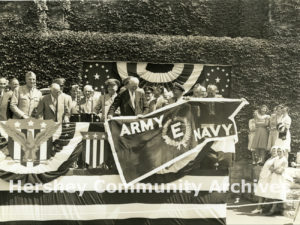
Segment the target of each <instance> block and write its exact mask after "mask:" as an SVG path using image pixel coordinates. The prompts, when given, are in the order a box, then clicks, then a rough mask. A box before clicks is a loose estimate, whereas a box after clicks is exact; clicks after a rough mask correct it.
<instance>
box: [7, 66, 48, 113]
mask: <svg viewBox="0 0 300 225" xmlns="http://www.w3.org/2000/svg"><path fill="white" fill-rule="evenodd" d="M25 81H26V85H24V86H20V87H18V88H16V89H15V90H14V92H13V95H12V98H11V104H10V109H11V111H12V112H13V113H14V116H13V118H15V119H27V118H29V117H34V116H35V113H36V107H37V106H38V104H39V102H40V100H41V98H42V93H41V92H40V91H39V90H38V89H36V75H35V73H33V72H31V71H30V72H27V73H26V78H25Z"/></svg>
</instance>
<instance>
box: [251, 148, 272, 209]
mask: <svg viewBox="0 0 300 225" xmlns="http://www.w3.org/2000/svg"><path fill="white" fill-rule="evenodd" d="M276 158H277V146H273V147H272V149H271V158H269V159H268V160H267V161H266V162H265V164H264V166H263V168H262V170H261V172H260V174H259V180H258V183H257V188H256V190H255V195H256V196H258V197H259V198H258V203H259V205H258V206H257V208H256V209H255V210H253V211H252V213H259V214H261V213H262V207H261V205H260V204H261V203H262V202H263V201H264V198H268V197H269V193H268V192H269V186H268V185H269V184H270V176H271V173H272V172H271V170H270V167H273V164H274V160H275V159H276ZM265 187H267V188H265Z"/></svg>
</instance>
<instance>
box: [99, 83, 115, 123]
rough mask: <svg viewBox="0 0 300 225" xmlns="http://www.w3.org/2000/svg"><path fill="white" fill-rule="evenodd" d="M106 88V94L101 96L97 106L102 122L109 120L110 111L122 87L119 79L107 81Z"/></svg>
mask: <svg viewBox="0 0 300 225" xmlns="http://www.w3.org/2000/svg"><path fill="white" fill-rule="evenodd" d="M105 86H106V94H104V95H101V96H100V99H99V102H98V105H97V111H98V114H99V113H101V115H100V118H101V120H102V121H105V120H106V119H107V113H108V110H109V108H110V106H111V105H112V103H113V102H114V100H115V98H116V96H117V90H118V88H119V87H120V82H119V81H118V80H117V79H108V80H107V81H105Z"/></svg>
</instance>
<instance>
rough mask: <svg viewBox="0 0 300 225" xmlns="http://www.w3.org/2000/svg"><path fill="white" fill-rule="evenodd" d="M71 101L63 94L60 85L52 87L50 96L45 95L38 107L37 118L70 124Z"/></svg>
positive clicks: (54, 84)
mask: <svg viewBox="0 0 300 225" xmlns="http://www.w3.org/2000/svg"><path fill="white" fill-rule="evenodd" d="M68 104H69V99H68V98H67V97H66V96H65V95H63V94H62V92H61V88H60V86H59V84H56V83H53V84H51V86H50V94H48V95H45V96H44V97H43V99H42V100H41V101H40V103H39V105H38V107H37V118H38V119H44V120H54V121H55V122H59V123H62V122H65V123H66V122H69V118H70V109H69V106H68Z"/></svg>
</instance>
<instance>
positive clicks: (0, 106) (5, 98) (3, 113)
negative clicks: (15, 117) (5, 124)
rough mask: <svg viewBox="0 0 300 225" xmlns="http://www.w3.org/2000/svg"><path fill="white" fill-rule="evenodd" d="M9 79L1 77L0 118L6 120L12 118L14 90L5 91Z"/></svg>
mask: <svg viewBox="0 0 300 225" xmlns="http://www.w3.org/2000/svg"><path fill="white" fill-rule="evenodd" d="M6 84H7V80H6V79H5V78H4V77H0V120H1V121H5V120H8V119H9V118H10V116H11V115H10V111H9V104H10V100H11V96H12V91H5V88H6Z"/></svg>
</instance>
